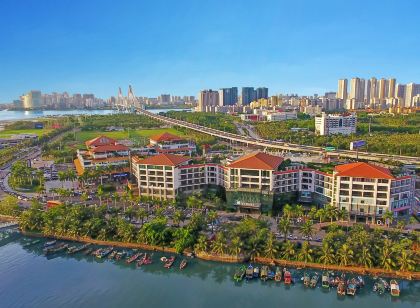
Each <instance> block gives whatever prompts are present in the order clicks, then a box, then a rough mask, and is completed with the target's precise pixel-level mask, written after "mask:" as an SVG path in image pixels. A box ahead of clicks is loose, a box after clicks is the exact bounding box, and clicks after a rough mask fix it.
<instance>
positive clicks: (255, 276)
mask: <svg viewBox="0 0 420 308" xmlns="http://www.w3.org/2000/svg"><path fill="white" fill-rule="evenodd" d="M252 277H253V278H258V277H260V268H259V267H258V266H255V267H254V272H253V273H252Z"/></svg>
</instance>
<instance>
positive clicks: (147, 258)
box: [143, 253, 153, 265]
mask: <svg viewBox="0 0 420 308" xmlns="http://www.w3.org/2000/svg"><path fill="white" fill-rule="evenodd" d="M152 263H153V253H152V254H151V255H148V254H145V258H144V261H143V265H148V264H152Z"/></svg>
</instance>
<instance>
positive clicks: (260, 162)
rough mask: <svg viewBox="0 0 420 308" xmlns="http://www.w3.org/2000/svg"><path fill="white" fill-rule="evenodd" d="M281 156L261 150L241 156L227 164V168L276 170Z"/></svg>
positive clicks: (280, 161)
mask: <svg viewBox="0 0 420 308" xmlns="http://www.w3.org/2000/svg"><path fill="white" fill-rule="evenodd" d="M283 160H284V159H283V157H279V156H274V155H270V154H266V153H262V152H258V153H252V154H249V155H245V156H242V157H241V158H239V159H237V160H235V161H234V162H232V163H231V164H229V165H228V167H229V168H242V169H258V170H260V169H261V170H277V168H278V167H279V165H280V164H281V163H282V162H283Z"/></svg>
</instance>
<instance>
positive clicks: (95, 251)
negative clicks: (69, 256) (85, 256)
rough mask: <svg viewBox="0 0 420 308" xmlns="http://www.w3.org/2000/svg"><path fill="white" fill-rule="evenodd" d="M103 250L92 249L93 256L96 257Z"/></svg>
mask: <svg viewBox="0 0 420 308" xmlns="http://www.w3.org/2000/svg"><path fill="white" fill-rule="evenodd" d="M101 251H102V249H101V248H98V249H96V250H94V251H92V256H94V257H96V255H98V254H99V253H100V252H101Z"/></svg>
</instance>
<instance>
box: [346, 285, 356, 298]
mask: <svg viewBox="0 0 420 308" xmlns="http://www.w3.org/2000/svg"><path fill="white" fill-rule="evenodd" d="M356 290H357V287H356V285H355V284H354V283H352V282H350V283H349V284H348V285H347V292H346V293H347V295H351V296H355V295H356Z"/></svg>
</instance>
